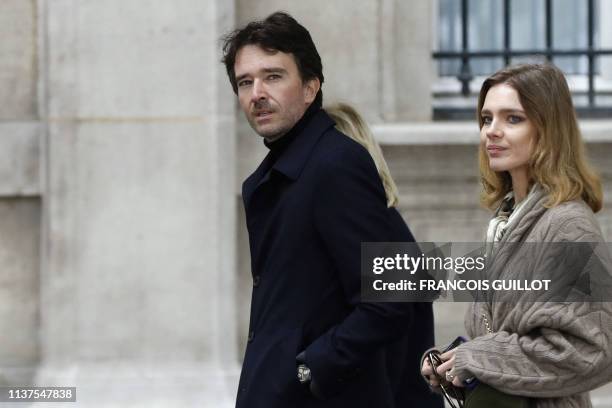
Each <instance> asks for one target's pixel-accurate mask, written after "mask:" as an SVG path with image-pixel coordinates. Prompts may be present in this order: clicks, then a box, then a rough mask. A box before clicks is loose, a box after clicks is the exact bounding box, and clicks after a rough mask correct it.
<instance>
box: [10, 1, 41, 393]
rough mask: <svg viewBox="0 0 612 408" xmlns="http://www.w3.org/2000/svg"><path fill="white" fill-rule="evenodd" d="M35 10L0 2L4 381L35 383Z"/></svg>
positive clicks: (30, 4)
mask: <svg viewBox="0 0 612 408" xmlns="http://www.w3.org/2000/svg"><path fill="white" fill-rule="evenodd" d="M36 15H37V13H36V4H35V2H33V1H23V0H6V1H1V2H0V38H1V40H0V333H1V334H0V386H9V385H22V384H28V383H29V382H31V381H32V378H33V376H34V373H35V370H36V365H37V364H38V359H39V339H38V321H39V306H40V305H39V299H38V289H39V273H38V271H39V263H40V258H39V253H40V212H41V209H40V208H41V207H40V183H39V181H40V177H39V164H40V162H39V148H40V133H41V127H40V123H39V120H38V110H37V103H36V100H37V89H36V88H37V86H36V84H37V69H36V67H37V66H38V62H39V58H38V53H37V47H36V43H37V41H36V36H37V25H36V17H37V16H36Z"/></svg>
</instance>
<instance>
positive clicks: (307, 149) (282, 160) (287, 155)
mask: <svg viewBox="0 0 612 408" xmlns="http://www.w3.org/2000/svg"><path fill="white" fill-rule="evenodd" d="M334 125H335V122H334V121H333V119H332V118H330V117H329V115H328V114H327V113H326V112H325V111H324V110H323V109H320V110H319V111H318V112H317V113H315V114H314V115H313V117H312V118H311V119H310V121H309V122H308V123H307V124H306V126H304V129H303V130H302V131H301V132H300V134H299V135H297V137H296V138H295V140H293V142H292V143H291V144H290V145H289V146H288V147H287V149H286V150H285V151H284V152H283V153H282V154H281V156H280V157H279V158H278V160H276V163H274V164H273V165H272V163H271V162H272V160H273V159H272V154H271V153H268V155H267V156H266V157H265V158H264V160H263V161H262V162H261V164H260V165H259V166H258V167H257V170H255V171H254V172H253V174H251V175H250V176H249V177H248V178H247V179H246V180H245V182H244V184H243V185H242V197H243V199H244V202H245V204H246V203H248V202H249V201H250V199H251V196H252V195H253V193H254V192H255V190H257V188H258V187H259V186H260V185H262V184H264V183H266V182H267V181H268V180H269V179H270V173H271V171H272V170H274V171H277V172H279V173H281V174H283V175H284V176H285V177H287V178H288V179H290V180H293V181H295V180H297V179H298V177H299V176H300V173H301V172H302V170H303V168H304V166H305V165H306V162H307V161H308V158H309V157H310V154H311V152H312V149H313V148H314V146H315V145H316V144H317V142H318V141H319V138H320V137H321V135H322V134H323V133H324V132H325V131H326V130H327V129H329V128H330V127H332V126H334ZM271 165H272V167H271V168H270V166H271Z"/></svg>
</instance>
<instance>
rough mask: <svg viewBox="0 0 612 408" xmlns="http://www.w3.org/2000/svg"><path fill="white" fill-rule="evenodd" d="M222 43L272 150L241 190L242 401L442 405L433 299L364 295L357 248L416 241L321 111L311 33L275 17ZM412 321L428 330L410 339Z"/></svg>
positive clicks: (359, 152)
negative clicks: (423, 365) (428, 379)
mask: <svg viewBox="0 0 612 408" xmlns="http://www.w3.org/2000/svg"><path fill="white" fill-rule="evenodd" d="M224 41H225V43H224V47H223V51H224V58H223V62H224V63H225V65H226V69H227V73H228V76H229V80H230V82H231V84H232V86H233V89H234V91H235V92H236V93H237V95H238V100H239V103H240V107H241V108H242V110H243V111H244V114H245V116H246V118H247V120H248V121H249V123H250V125H251V126H252V128H253V129H254V130H255V132H257V133H258V134H259V135H260V136H263V137H264V143H265V144H266V146H267V147H268V148H269V149H270V152H269V154H268V155H267V156H266V158H265V159H264V160H263V162H262V163H261V164H260V166H259V167H258V168H257V170H255V172H254V173H253V174H252V175H251V176H250V177H249V178H248V179H247V180H246V181H245V182H244V184H243V186H242V196H243V200H244V206H245V210H246V220H247V228H248V231H249V244H250V250H251V267H252V273H253V295H252V302H251V318H250V327H249V337H248V344H247V348H246V352H245V357H244V363H243V367H242V374H241V377H240V383H239V388H238V396H237V401H236V406H237V407H248V408H252V407H262V408H263V407H265V408H275V407H283V408H284V407H291V408H293V407H345V406H346V407H349V406H350V407H377V408H384V407H396V406H398V405H396V403H397V402H401V403H402V404H404V405H402V406H403V407H410V406H414V407H419V408H422V407H428V406H436V407H438V406H441V405H437V403H438V399H437V397H434V396H431V395H430V394H429V391H428V390H427V389H426V386H425V384H424V382H423V381H422V380H421V379H420V374H419V366H418V362H419V357H420V354H421V353H422V352H423V351H424V349H425V348H427V347H428V346H430V345H431V343H432V342H433V337H432V336H433V327H432V324H431V321H432V318H431V305H427V307H428V309H427V308H426V309H425V310H424V312H418V313H415V310H416V307H417V306H416V305H413V304H408V303H405V304H402V303H395V304H391V303H389V304H386V303H363V302H361V301H360V246H361V242H376V241H402V240H412V239H413V238H412V235H411V234H410V231H409V230H408V229H407V227H406V226H405V224H404V223H403V221H402V220H401V218H400V217H399V216H397V212H395V210H393V213H392V212H390V210H389V209H388V208H387V207H386V198H385V192H384V188H383V186H382V183H381V181H380V178H379V176H378V173H377V171H376V167H375V165H374V162H373V160H372V159H371V157H370V156H369V154H368V153H367V151H366V150H365V149H364V148H363V147H361V146H360V145H359V144H357V143H356V142H353V141H352V140H350V139H349V138H348V137H347V136H345V135H343V134H342V133H340V132H338V131H336V130H335V129H334V122H333V121H332V120H331V118H330V117H329V116H328V115H327V114H326V113H325V111H324V110H322V109H321V104H322V99H323V94H322V92H321V84H322V83H323V79H324V78H323V72H322V64H321V58H320V57H319V54H318V52H317V50H316V47H315V45H314V43H313V42H312V39H311V37H310V34H309V33H308V31H307V30H306V29H305V28H304V27H302V26H301V25H300V24H299V23H298V22H297V21H295V20H294V19H293V18H292V17H291V16H289V15H288V14H286V13H280V12H279V13H274V14H272V15H270V16H269V17H268V18H266V19H265V20H264V21H260V22H252V23H250V24H248V25H247V26H246V27H244V28H242V29H239V30H236V31H234V32H232V33H230V34H229V35H228V36H227V37H225V39H224ZM398 220H399V221H398ZM415 325H418V326H419V330H424V334H422V335H421V334H418V335H417V334H413V336H412V337H410V338H409V337H406V334H405V333H406V332H407V331H408V330H409V329H410V328H411V327H415ZM415 337H416V338H422V339H424V340H425V341H420V340H416V341H415ZM410 342H412V343H410ZM408 344H414V345H415V349H414V350H412V349H405V348H404V346H407V345H408ZM392 352H393V353H397V354H399V355H397V356H396V355H391V354H390V353H392ZM396 357H397V358H399V359H401V361H397V359H396ZM405 361H410V362H411V363H410V365H411V366H410V367H408V366H406V365H405V364H404V362H405ZM412 362H413V363H412ZM406 373H408V375H406ZM417 379H418V380H417ZM406 395H407V396H406ZM400 400H401V401H400ZM429 404H432V405H429Z"/></svg>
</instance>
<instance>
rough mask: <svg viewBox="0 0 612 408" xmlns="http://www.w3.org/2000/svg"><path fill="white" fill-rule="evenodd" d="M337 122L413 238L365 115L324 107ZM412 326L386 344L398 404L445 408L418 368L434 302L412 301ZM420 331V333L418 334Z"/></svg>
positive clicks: (397, 228)
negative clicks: (367, 160)
mask: <svg viewBox="0 0 612 408" xmlns="http://www.w3.org/2000/svg"><path fill="white" fill-rule="evenodd" d="M325 111H326V112H327V113H328V114H329V116H331V118H332V119H333V120H334V121H335V122H336V129H338V130H339V131H340V132H342V133H344V134H345V135H347V136H348V137H350V138H351V139H353V140H355V141H356V142H357V143H359V144H360V145H362V146H363V147H364V148H365V149H366V150H367V151H368V152H369V153H370V155H371V156H372V159H373V161H374V164H375V165H376V168H377V169H378V174H379V175H380V180H381V182H382V185H383V187H384V189H385V194H386V196H387V206H388V207H389V217H390V219H391V224H392V225H393V227H394V231H393V237H394V239H393V240H394V241H396V242H414V241H415V239H414V237H413V235H412V232H411V231H410V229H409V228H408V226H407V225H406V222H405V221H404V219H403V218H402V216H401V215H400V214H399V212H398V211H397V209H396V208H395V207H396V206H397V204H398V203H399V198H398V196H399V194H398V190H397V186H396V184H395V182H394V181H393V178H392V177H391V172H390V171H389V167H388V166H387V162H386V161H385V158H384V157H383V154H382V150H381V148H380V146H379V145H378V143H377V142H376V140H375V139H374V136H373V134H372V131H371V130H370V127H369V126H368V124H367V123H366V121H365V120H364V119H363V117H362V116H361V115H360V114H359V113H358V112H357V111H356V110H355V109H354V108H353V107H352V106H350V105H348V104H346V103H337V104H334V105H330V106H327V107H325ZM413 306H414V318H413V330H410V331H409V334H407V335H405V336H404V337H402V338H401V339H399V340H398V341H396V342H395V343H393V344H392V345H390V346H389V347H388V348H387V352H388V355H387V359H386V360H387V372H388V378H389V380H390V382H391V384H390V385H391V387H393V392H394V395H395V406H397V407H405V408H410V407H415V408H417V407H418V408H442V407H443V404H442V398H441V396H439V395H436V394H433V393H432V392H431V391H430V389H429V387H427V385H426V384H425V383H424V382H423V381H422V379H421V373H420V372H419V369H418V363H419V361H420V356H421V355H422V354H423V352H425V350H427V349H429V348H430V347H432V345H433V344H434V321H433V309H432V305H431V303H413ZM417 333H418V334H417Z"/></svg>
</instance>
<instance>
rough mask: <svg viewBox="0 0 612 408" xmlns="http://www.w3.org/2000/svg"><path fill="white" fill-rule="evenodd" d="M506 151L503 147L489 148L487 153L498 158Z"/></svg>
mask: <svg viewBox="0 0 612 408" xmlns="http://www.w3.org/2000/svg"><path fill="white" fill-rule="evenodd" d="M504 150H506V148H505V147H501V146H495V145H494V146H487V153H489V156H498V155H500V154H501V152H503V151H504Z"/></svg>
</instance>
